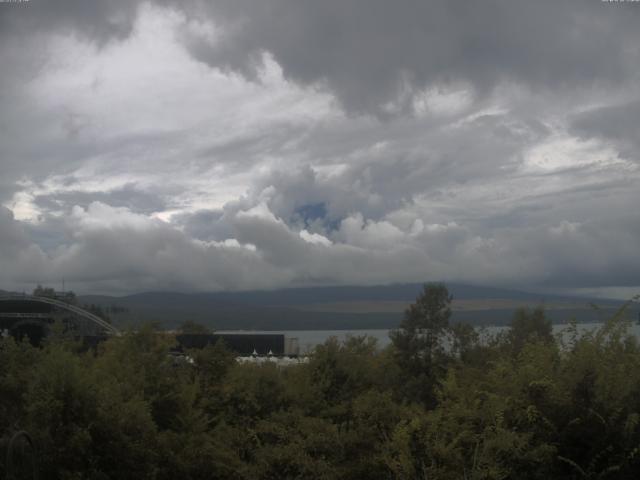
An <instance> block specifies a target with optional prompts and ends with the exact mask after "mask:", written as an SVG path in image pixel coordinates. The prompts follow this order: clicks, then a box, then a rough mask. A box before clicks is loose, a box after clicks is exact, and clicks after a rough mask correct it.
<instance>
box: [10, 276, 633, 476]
mask: <svg viewBox="0 0 640 480" xmlns="http://www.w3.org/2000/svg"><path fill="white" fill-rule="evenodd" d="M450 300H451V298H450V296H449V295H448V292H447V290H446V288H445V287H443V286H441V285H429V286H427V287H425V290H424V292H423V293H422V295H421V296H420V297H419V298H418V299H417V301H416V303H415V304H414V305H413V306H411V307H410V308H409V309H408V310H407V312H406V315H405V320H404V321H403V323H402V324H401V325H400V328H399V329H398V330H397V331H395V332H393V333H392V345H391V346H389V347H388V348H386V349H384V350H379V349H377V348H376V345H375V342H374V341H373V340H372V339H371V338H351V339H350V340H348V341H346V342H345V343H342V344H341V343H338V342H337V341H335V340H329V341H327V342H326V343H325V344H323V345H320V346H318V347H317V348H316V350H315V352H314V355H313V356H312V358H311V360H310V361H309V362H308V363H306V364H301V365H297V366H292V367H286V368H278V367H276V366H275V365H273V364H263V365H252V364H238V363H237V362H236V361H235V358H234V356H233V354H231V353H230V352H229V351H227V350H226V349H225V348H224V346H223V345H219V344H218V345H215V346H210V347H207V348H205V349H204V350H201V351H194V352H190V355H191V356H192V358H193V360H194V362H193V363H190V362H187V361H181V360H179V359H178V360H177V359H175V358H174V357H171V356H169V355H168V351H169V349H170V347H171V346H172V344H173V340H172V339H171V338H170V337H169V336H167V335H162V334H159V333H158V332H157V331H155V330H154V329H153V328H152V327H145V328H142V329H140V330H138V331H136V332H131V333H128V334H126V335H124V336H122V337H120V338H113V339H111V340H109V341H107V342H105V343H104V344H102V345H100V347H99V349H98V351H97V352H81V351H80V348H79V346H78V345H77V344H76V343H74V342H71V341H69V340H66V339H65V338H64V336H54V337H52V338H51V339H50V340H49V341H48V342H47V343H46V344H45V345H44V346H43V347H42V348H34V347H32V346H30V345H29V344H28V343H27V342H16V341H14V340H13V339H11V338H5V339H3V340H1V342H0V428H1V429H2V431H4V432H12V431H16V430H18V429H24V430H26V431H28V432H29V433H30V434H31V436H32V437H33V439H34V441H35V444H36V445H37V448H38V462H39V468H40V473H41V475H40V477H41V478H44V479H58V478H59V479H81V478H89V479H107V478H111V479H128V478H131V479H145V478H153V479H175V478H180V479H244V478H246V479H273V480H276V479H277V480H284V479H327V480H328V479H354V480H355V479H372V480H375V479H426V478H434V479H506V478H517V479H547V478H554V479H556V478H557V479H584V478H607V477H608V478H616V479H627V478H629V479H630V478H638V477H637V476H638V473H640V346H639V345H638V343H637V341H636V339H635V338H634V337H632V336H631V335H629V334H628V333H627V327H628V325H627V324H626V323H625V321H624V319H623V316H622V315H621V314H620V315H616V316H615V317H614V318H612V319H610V320H609V321H608V322H607V323H606V324H605V325H604V326H603V327H602V328H601V329H600V330H598V331H597V332H593V333H586V334H583V335H580V334H578V331H579V330H578V327H577V326H576V325H575V324H574V325H570V326H569V327H568V329H567V331H566V332H565V333H564V334H563V335H562V337H561V338H560V337H559V338H555V337H554V336H553V335H552V333H551V326H550V323H549V322H548V321H547V320H546V319H545V316H544V311H542V310H541V309H537V310H534V311H529V310H520V311H518V312H516V313H515V315H514V320H513V326H512V329H511V330H510V331H507V332H506V333H504V334H502V335H499V336H497V337H494V338H481V336H480V335H478V333H477V332H476V331H474V330H473V329H471V328H468V327H465V326H460V325H456V326H451V325H450V324H449V316H450V311H449V303H450ZM0 476H1V475H0Z"/></svg>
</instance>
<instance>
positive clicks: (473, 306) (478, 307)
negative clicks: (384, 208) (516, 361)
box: [79, 284, 638, 330]
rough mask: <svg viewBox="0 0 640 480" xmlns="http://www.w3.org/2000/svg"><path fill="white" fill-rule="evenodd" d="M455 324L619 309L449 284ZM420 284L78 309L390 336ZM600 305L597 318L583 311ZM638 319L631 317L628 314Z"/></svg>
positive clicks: (124, 316) (142, 300) (147, 300)
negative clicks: (532, 310) (526, 313)
mask: <svg viewBox="0 0 640 480" xmlns="http://www.w3.org/2000/svg"><path fill="white" fill-rule="evenodd" d="M447 286H448V288H449V291H450V292H451V293H452V294H453V297H454V304H453V310H454V314H453V321H454V322H455V321H464V322H468V323H472V324H476V325H504V324H507V323H508V322H509V321H510V319H511V316H512V314H513V311H514V310H515V309H516V308H518V307H522V306H536V305H544V306H545V308H546V309H547V313H548V316H549V317H550V318H551V319H552V320H553V321H554V322H556V323H561V322H565V321H568V320H569V319H570V318H571V317H575V318H576V319H577V320H578V321H581V322H591V321H599V320H601V319H603V318H604V317H606V316H607V315H608V313H609V312H611V310H612V309H614V308H617V307H618V306H619V305H621V304H622V302H620V301H611V300H600V299H598V300H596V299H590V298H580V297H566V296H555V295H542V294H536V293H528V292H523V291H518V290H509V289H502V288H491V287H477V286H471V285H461V284H448V285H447ZM421 288H422V284H398V285H384V286H370V287H362V286H360V287H349V286H347V287H313V288H290V289H281V290H273V291H248V292H216V293H191V294H187V293H176V292H149V293H140V294H135V295H129V296H124V297H110V296H97V295H87V296H81V297H80V298H79V301H80V303H82V304H94V305H99V306H101V307H103V308H106V307H110V306H114V305H116V306H118V307H124V308H125V309H126V312H124V313H120V314H117V315H113V321H114V322H116V323H118V324H120V325H122V326H125V325H135V324H138V323H140V322H144V321H156V322H160V323H161V324H162V325H163V326H164V327H166V328H174V327H176V326H178V325H180V324H181V323H182V322H184V321H186V320H191V321H196V322H199V323H203V324H205V325H207V326H209V327H211V328H216V329H260V330H324V329H326V330H334V329H373V328H394V327H396V326H397V325H398V322H399V321H400V319H401V318H402V315H403V312H404V309H405V308H406V306H407V305H408V304H409V303H411V302H413V301H414V300H415V298H416V296H417V295H418V294H419V293H420V291H421ZM590 303H595V304H598V305H599V307H600V308H601V310H602V311H600V312H598V311H596V310H594V309H593V308H592V307H591V306H590V305H589V304H590ZM631 314H632V315H634V316H635V317H637V315H638V313H637V309H636V310H633V309H632V313H631Z"/></svg>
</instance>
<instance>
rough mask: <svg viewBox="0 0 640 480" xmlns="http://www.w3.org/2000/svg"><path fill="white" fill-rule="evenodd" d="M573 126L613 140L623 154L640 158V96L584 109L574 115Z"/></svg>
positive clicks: (579, 131) (586, 135)
mask: <svg viewBox="0 0 640 480" xmlns="http://www.w3.org/2000/svg"><path fill="white" fill-rule="evenodd" d="M572 127H573V130H574V131H575V132H576V133H577V134H578V135H580V136H581V137H583V138H586V139H588V138H600V139H604V140H607V141H611V142H614V143H615V144H616V145H617V146H618V148H619V149H620V153H621V154H622V155H623V156H625V157H626V158H629V159H631V160H635V161H640V156H639V155H638V149H639V148H640V101H639V100H636V101H632V102H627V103H624V104H619V105H610V106H606V107H601V108H596V109H593V110H589V111H586V112H583V113H581V114H579V115H577V116H576V117H574V118H573V122H572Z"/></svg>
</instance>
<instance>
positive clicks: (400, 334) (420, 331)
mask: <svg viewBox="0 0 640 480" xmlns="http://www.w3.org/2000/svg"><path fill="white" fill-rule="evenodd" d="M452 300H453V297H452V296H451V295H450V294H449V291H448V290H447V287H446V286H444V285H443V284H427V285H425V286H424V288H423V290H422V293H421V294H420V295H419V296H418V298H416V301H415V303H413V304H412V305H410V306H409V308H407V310H406V311H405V314H404V319H403V320H402V322H401V323H400V328H398V329H397V330H394V331H392V332H391V333H390V337H391V341H392V343H393V347H394V349H395V358H396V361H397V362H398V364H399V366H400V368H401V370H402V372H403V374H404V378H402V385H403V390H404V393H405V394H406V395H407V396H408V397H409V398H410V399H412V400H418V401H422V402H424V403H425V404H426V405H428V406H434V404H435V387H436V383H437V381H438V379H439V378H441V377H442V375H443V373H444V371H445V366H446V359H447V354H446V351H445V345H444V339H445V337H446V335H447V334H448V333H450V325H449V319H450V318H451V301H452Z"/></svg>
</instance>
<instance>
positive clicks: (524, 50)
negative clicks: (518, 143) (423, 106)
mask: <svg viewBox="0 0 640 480" xmlns="http://www.w3.org/2000/svg"><path fill="white" fill-rule="evenodd" d="M198 5H199V6H200V7H201V8H202V9H204V10H205V11H209V12H211V15H212V18H214V20H215V22H216V24H217V25H219V26H220V27H221V28H222V30H223V32H222V36H221V38H219V39H216V41H215V42H211V41H208V40H207V39H204V38H202V37H198V36H197V35H194V34H192V35H187V46H188V48H190V50H191V51H192V53H193V54H194V56H195V57H196V58H198V59H199V60H201V61H203V62H206V63H208V64H210V65H212V66H216V67H221V68H226V69H231V70H235V71H239V72H240V73H242V74H244V75H246V76H248V77H250V78H253V77H255V76H256V70H257V69H258V68H259V67H260V62H261V59H262V53H264V52H268V53H270V54H271V55H273V57H274V58H275V60H276V61H277V62H278V63H279V64H280V65H281V66H282V68H283V70H284V73H285V76H286V77H287V78H290V79H292V80H294V81H296V82H300V83H302V84H307V85H308V84H321V85H326V86H328V87H329V88H330V89H331V90H332V91H334V92H335V93H336V94H337V95H338V97H339V98H340V100H341V101H342V103H343V104H344V105H345V106H346V107H347V108H348V109H350V110H355V111H372V110H373V111H376V112H378V113H380V112H383V111H384V108H383V107H384V105H385V103H387V102H395V101H400V102H401V103H402V100H403V94H405V93H407V92H406V89H407V88H408V89H409V90H411V89H420V88H422V87H424V86H426V85H429V84H433V83H447V82H450V81H468V82H470V83H471V84H472V85H473V86H474V87H476V88H477V89H478V90H479V91H486V90H490V89H491V88H492V87H493V86H494V85H495V84H496V83H499V82H501V81H503V80H513V81H516V82H521V83H524V84H527V85H531V86H532V87H533V88H557V89H567V90H570V89H573V88H575V87H576V86H580V85H587V86H588V85H593V84H595V83H598V82H611V83H612V84H616V83H617V82H619V81H620V80H623V79H625V78H627V77H628V75H630V74H632V75H635V66H634V65H635V64H637V61H638V52H637V49H632V48H627V47H628V46H629V45H633V44H637V43H638V41H639V39H640V37H639V34H638V29H637V24H638V19H639V18H640V9H637V8H633V6H623V7H622V8H615V7H613V8H612V6H611V5H607V4H605V3H602V2H600V1H597V0H592V1H571V0H568V1H561V2H558V1H550V0H544V1H536V2H531V1H514V2H504V1H498V0H490V1H483V2H461V1H451V0H438V1H430V2H424V1H421V0H402V1H399V2H388V1H386V0H353V1H346V2H345V1H342V0H327V1H323V2H317V1H313V0H302V1H301V0H264V1H253V0H217V1H213V2H210V3H201V4H200V3H199V4H198ZM409 93H410V92H409ZM405 107H406V105H405Z"/></svg>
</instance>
